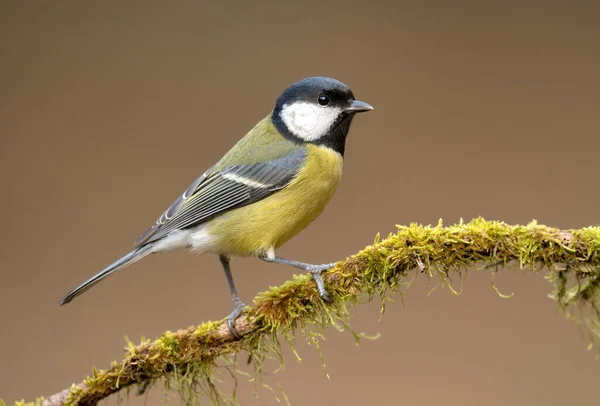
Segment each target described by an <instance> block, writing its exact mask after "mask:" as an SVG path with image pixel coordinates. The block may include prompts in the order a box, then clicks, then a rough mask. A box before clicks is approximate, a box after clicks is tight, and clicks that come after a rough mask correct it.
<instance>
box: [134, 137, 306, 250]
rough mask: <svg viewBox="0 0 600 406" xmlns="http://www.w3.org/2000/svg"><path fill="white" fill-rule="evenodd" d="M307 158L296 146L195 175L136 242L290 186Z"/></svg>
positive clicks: (167, 232) (143, 243) (161, 236)
mask: <svg viewBox="0 0 600 406" xmlns="http://www.w3.org/2000/svg"><path fill="white" fill-rule="evenodd" d="M305 159H306V150H305V149H304V148H298V149H297V150H295V151H293V152H291V153H289V154H287V155H285V156H283V157H280V158H277V159H274V160H271V161H267V162H258V163H251V164H245V165H231V166H227V167H225V168H223V169H220V170H214V168H215V167H213V168H211V169H209V170H208V171H206V172H205V173H204V174H202V176H200V177H199V178H198V179H196V180H195V181H194V182H193V183H192V184H191V185H190V186H189V187H188V188H187V189H186V191H185V192H184V193H183V194H182V195H181V196H179V197H178V198H177V200H175V202H173V204H172V205H171V206H169V208H168V209H167V210H165V212H164V213H163V214H162V215H161V216H160V217H159V218H158V220H157V221H156V224H154V225H153V226H152V227H151V228H150V229H148V230H147V231H146V232H145V233H144V234H142V236H141V237H140V238H139V239H138V240H137V241H136V246H143V245H145V244H148V243H151V242H153V241H157V240H159V239H161V238H163V237H165V236H167V235H168V234H169V233H171V232H173V231H175V230H182V229H185V228H188V227H192V226H196V225H199V224H202V223H204V222H206V221H208V220H210V219H211V218H213V217H215V216H216V215H218V214H220V213H223V212H226V211H228V210H231V209H234V208H237V207H242V206H246V205H248V204H251V203H254V202H257V201H259V200H261V199H264V198H265V197H267V196H269V195H271V194H273V193H275V192H276V191H277V190H279V189H282V188H284V187H285V186H287V185H288V184H289V183H290V181H291V180H292V179H294V178H295V177H296V175H297V174H298V171H299V170H300V168H301V167H302V164H303V162H304V160H305Z"/></svg>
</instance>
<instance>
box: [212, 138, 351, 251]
mask: <svg viewBox="0 0 600 406" xmlns="http://www.w3.org/2000/svg"><path fill="white" fill-rule="evenodd" d="M306 148H307V152H308V154H307V161H306V165H305V167H304V168H303V169H302V170H301V171H300V173H299V174H298V176H297V177H296V178H295V179H294V180H293V181H292V182H291V183H290V184H289V185H288V186H287V187H285V188H284V189H282V190H280V191H277V192H275V193H274V194H272V195H271V196H269V197H267V198H265V199H263V200H261V201H259V202H256V203H253V204H250V205H248V206H245V207H241V208H239V209H235V210H231V211H229V212H226V213H224V214H222V215H221V216H219V217H217V218H215V219H213V220H211V221H209V222H208V223H206V225H205V227H203V229H204V230H205V231H204V232H206V233H207V234H208V235H209V236H210V238H211V240H213V242H212V243H211V249H210V251H213V252H216V253H218V254H225V255H228V256H254V255H260V254H264V253H266V252H267V251H269V250H270V249H274V248H278V247H280V246H281V245H283V244H284V243H286V242H287V241H288V240H289V239H290V238H292V237H294V236H295V235H296V234H298V233H299V232H300V231H302V230H303V229H304V228H306V226H308V225H309V224H310V223H311V222H312V221H313V220H314V219H316V218H317V217H318V216H319V215H320V214H321V212H322V211H323V209H324V208H325V206H326V205H327V203H329V200H330V199H331V197H332V196H333V193H334V192H335V190H336V189H337V187H338V184H339V182H340V180H341V178H342V166H343V159H342V156H341V155H340V154H338V153H337V152H335V151H333V150H331V149H329V148H326V147H320V146H316V145H308V146H307V147H306Z"/></svg>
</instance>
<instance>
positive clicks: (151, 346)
mask: <svg viewBox="0 0 600 406" xmlns="http://www.w3.org/2000/svg"><path fill="white" fill-rule="evenodd" d="M510 264H515V265H518V266H519V267H520V268H521V269H528V270H531V271H533V272H538V271H539V270H541V269H542V268H544V267H547V268H548V270H549V273H548V276H547V279H549V281H550V282H551V283H552V284H553V285H554V289H553V292H552V295H551V296H552V297H553V298H554V299H555V300H556V301H557V303H558V306H559V308H560V309H561V310H563V311H565V313H566V314H568V315H569V316H575V314H574V312H573V311H572V310H574V309H578V310H579V313H578V314H577V320H579V321H580V322H581V324H582V326H584V327H586V328H587V331H588V333H590V338H591V340H592V341H591V342H592V343H593V339H594V336H595V337H600V311H599V307H598V305H599V303H600V227H586V228H582V229H579V230H560V229H556V228H551V227H546V226H543V225H539V224H537V223H536V222H535V221H534V222H532V223H530V224H528V225H526V226H520V225H517V226H511V225H507V224H505V223H503V222H496V221H486V220H484V219H481V218H479V219H476V220H473V221H472V222H469V223H466V224H463V223H462V221H461V223H460V224H456V225H453V226H450V227H443V226H442V223H441V221H440V223H439V224H438V225H437V226H434V227H431V226H427V227H425V226H421V225H417V224H412V225H410V226H408V227H401V226H399V227H398V232H397V233H395V234H390V235H389V236H388V237H387V238H386V239H384V240H381V241H379V237H377V239H376V241H375V243H374V244H373V245H371V246H368V247H366V248H365V249H363V250H362V251H360V252H359V253H357V254H356V255H354V256H352V257H350V258H348V259H346V260H344V261H341V262H340V263H339V264H338V265H337V266H336V267H335V268H334V269H332V270H330V271H328V272H327V273H325V274H324V275H323V277H324V280H325V284H326V286H327V289H328V291H329V293H330V295H331V297H332V298H333V300H334V302H333V304H328V303H325V302H324V301H323V300H321V298H320V297H319V295H318V293H317V292H316V289H315V285H314V282H313V281H312V280H311V279H310V278H309V277H308V276H307V275H301V276H296V277H294V278H293V280H291V281H288V282H286V283H284V284H283V285H281V286H280V287H275V288H271V289H270V290H269V291H267V292H263V293H261V294H259V295H258V296H257V297H256V298H255V299H254V305H253V306H252V307H250V308H249V309H248V310H247V313H246V314H245V315H244V316H243V317H241V318H240V319H238V321H237V329H238V331H239V332H240V334H242V335H243V338H242V339H241V340H240V341H235V340H234V338H233V337H232V335H231V334H230V332H229V330H228V328H227V325H226V323H224V322H223V321H222V320H221V321H217V322H207V323H203V324H201V325H200V326H198V327H190V328H188V329H185V330H180V331H177V332H175V333H172V332H166V333H165V334H164V335H163V336H162V337H160V338H159V339H157V340H155V341H149V340H142V343H141V344H140V345H137V346H136V345H133V344H129V347H128V348H127V349H126V355H125V357H124V358H123V360H122V361H121V362H114V363H113V364H112V365H111V366H110V368H109V369H107V370H102V371H97V370H94V371H93V374H92V375H91V376H89V377H88V378H86V379H85V380H84V381H83V382H82V383H80V384H79V385H74V386H72V387H71V388H69V389H66V390H65V391H63V392H60V393H58V394H56V395H54V396H50V397H48V398H46V399H44V400H43V401H42V403H43V404H44V405H65V404H66V405H88V404H95V403H97V402H98V401H99V400H101V399H104V398H106V397H107V396H109V395H110V394H113V393H115V392H118V391H120V390H121V389H123V388H128V387H131V386H132V385H134V384H138V385H142V388H143V389H144V388H145V387H146V385H147V384H148V383H149V382H154V381H156V380H158V379H161V378H164V379H167V381H176V382H180V383H181V382H186V383H187V396H195V394H196V393H197V392H198V390H199V389H203V390H204V392H205V393H207V394H208V395H210V396H211V398H212V400H213V401H216V402H219V401H221V400H223V399H224V398H222V397H221V396H223V395H221V394H220V392H219V391H218V390H217V389H216V387H215V385H214V383H213V372H214V369H215V367H216V366H217V361H218V360H223V359H224V360H225V361H226V362H229V364H227V365H229V366H232V363H234V362H235V360H233V359H232V358H228V355H231V354H236V353H238V352H240V351H242V350H245V351H247V352H248V353H249V354H250V356H251V360H252V362H253V363H254V366H255V369H256V371H257V373H259V374H260V372H261V368H262V361H263V360H264V359H265V356H266V355H267V354H268V353H269V352H271V353H272V352H277V353H278V354H280V352H279V341H278V336H279V337H283V338H284V339H286V340H288V341H289V342H290V343H291V342H292V340H293V338H292V337H293V334H294V332H295V331H296V330H298V329H299V330H300V331H301V332H302V333H303V334H304V335H305V336H306V337H307V338H308V339H310V340H311V341H312V342H315V343H317V344H318V338H319V337H320V333H321V332H322V329H323V328H325V327H327V326H332V325H333V326H338V327H339V326H342V327H347V326H348V324H347V321H348V318H347V317H348V311H347V307H348V306H349V305H352V304H356V303H358V302H359V301H362V300H365V299H367V300H371V299H372V298H373V297H374V296H375V295H379V296H380V297H381V298H382V303H383V304H385V301H386V298H387V297H388V294H389V293H393V292H398V291H399V290H401V288H403V287H406V286H408V284H409V283H410V281H412V279H413V278H414V276H415V275H418V274H419V273H423V274H425V275H426V276H428V277H429V278H434V279H437V281H438V282H439V283H440V284H442V285H443V286H448V287H449V288H450V289H452V291H453V292H455V293H457V294H458V292H456V291H455V290H454V289H453V287H452V286H451V284H450V278H451V277H452V276H453V275H458V276H460V277H461V279H462V278H463V277H464V276H466V273H467V269H468V268H469V267H473V266H475V265H483V266H481V267H480V268H479V269H480V270H485V271H489V272H491V275H492V285H493V275H494V274H495V273H496V272H497V271H498V270H499V269H500V268H501V267H504V266H506V265H510ZM383 309H384V307H382V311H383ZM357 338H359V336H358V335H357ZM233 368H234V366H233ZM180 388H181V385H180Z"/></svg>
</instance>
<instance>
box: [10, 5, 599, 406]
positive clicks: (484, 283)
mask: <svg viewBox="0 0 600 406" xmlns="http://www.w3.org/2000/svg"><path fill="white" fill-rule="evenodd" d="M599 18H600V3H598V2H594V1H574V2H565V1H529V2H522V1H504V2H488V1H467V0H464V1H442V0H439V1H396V2H383V1H370V2H365V1H360V2H359V1H351V0H347V1H341V2H336V3H334V2H322V1H315V2H308V1H307V2H293V3H292V2H290V4H279V3H272V2H270V3H264V4H259V2H257V1H252V2H243V1H237V2H227V1H226V2H219V3H218V4H217V3H216V2H200V1H181V2H176V3H175V2H159V1H154V2H150V1H143V2H142V1H137V2H134V1H131V2H120V1H103V2H78V1H61V2H45V1H13V2H8V1H4V2H2V3H0V53H1V58H2V62H1V64H0V89H1V92H0V134H1V137H2V138H1V140H2V141H1V145H2V148H1V150H0V158H1V168H0V181H1V184H2V187H3V193H2V199H1V200H0V205H1V206H0V209H1V212H2V213H3V219H2V223H3V224H2V228H1V231H0V238H1V239H2V244H1V245H0V250H1V252H0V255H1V262H0V330H1V333H0V344H1V345H0V364H1V365H0V398H3V399H4V400H5V401H7V402H8V403H9V404H10V403H12V402H13V401H15V400H17V399H22V398H25V399H27V400H33V399H34V398H35V397H36V396H40V395H50V394H52V393H55V392H57V391H59V390H62V389H64V388H66V387H68V386H69V385H70V384H71V383H72V382H79V381H81V380H82V378H83V377H84V376H86V375H87V374H88V373H90V371H91V368H92V367H93V366H95V367H97V368H106V367H108V365H109V364H110V361H112V360H114V359H120V358H121V356H122V348H123V346H124V336H127V337H129V338H130V339H132V340H133V341H138V340H139V338H140V337H141V336H142V335H144V336H146V337H156V336H158V335H160V334H161V333H162V332H163V331H165V330H168V329H170V330H175V329H178V328H184V327H187V326H189V325H192V324H197V323H199V322H201V321H204V320H212V319H218V318H222V317H225V316H226V315H227V314H228V313H229V312H230V310H231V309H230V306H231V304H230V298H229V294H228V291H227V286H226V282H225V278H224V276H223V274H222V271H221V268H220V265H219V261H218V259H217V258H215V257H212V256H198V255H194V254H190V253H185V252H180V253H169V254H164V255H157V256H152V257H150V258H147V259H144V260H143V261H141V262H139V263H136V264H135V265H133V266H131V267H129V268H127V270H126V271H125V272H119V273H118V274H115V275H114V276H111V277H110V278H109V279H107V280H106V281H105V282H103V283H102V284H100V285H98V286H97V287H95V288H94V289H92V290H90V291H89V292H88V293H86V294H85V295H84V296H82V297H80V298H78V299H77V300H75V301H74V302H73V303H72V304H70V305H68V306H65V307H61V308H59V307H58V306H57V302H58V300H59V299H60V298H61V297H62V296H63V295H64V294H65V293H67V292H68V291H69V290H71V289H72V288H74V287H75V286H76V285H78V284H79V283H80V282H82V281H83V280H85V279H87V278H88V277H89V276H91V275H92V274H94V273H96V272H97V271H98V270H100V269H101V268H103V267H104V266H105V265H107V264H108V263H110V262H112V261H113V260H114V259H116V258H118V257H119V256H121V255H122V254H124V253H126V252H128V251H129V249H130V248H131V244H132V242H133V241H134V240H135V238H137V237H138V235H139V234H141V233H142V232H143V231H144V230H145V229H146V228H147V227H148V226H150V225H151V224H153V223H154V221H155V220H156V218H157V216H158V215H159V214H160V213H161V212H162V211H163V210H164V209H165V208H166V207H167V206H168V205H169V204H170V203H171V202H172V201H173V200H174V199H175V198H176V197H177V196H178V195H179V194H180V193H181V192H182V191H183V190H184V189H185V188H186V187H187V186H188V185H189V183H191V181H193V180H194V179H195V178H196V177H197V176H198V175H199V174H200V173H202V172H203V171H204V170H205V169H207V168H208V167H210V166H211V165H212V164H213V163H214V162H215V161H216V160H217V159H218V158H220V157H221V156H222V155H223V154H224V153H225V152H226V151H227V150H228V149H229V148H230V147H231V146H232V145H233V144H234V143H235V142H236V141H237V140H238V139H239V138H241V137H242V136H243V135H244V134H245V133H246V131H248V130H249V129H250V128H251V127H252V126H253V125H254V124H255V123H256V122H257V121H258V120H259V119H261V118H262V117H264V116H265V115H266V114H268V113H269V111H270V110H271V108H272V106H273V104H274V102H275V99H276V97H277V96H278V95H279V93H280V92H281V91H282V90H283V89H285V88H286V87H287V86H289V85H290V84H291V83H293V82H295V81H296V80H299V79H301V78H304V77H306V76H312V75H327V76H332V77H335V78H337V79H339V80H342V81H343V82H345V83H347V84H348V85H349V86H351V87H352V89H353V90H354V92H355V94H356V96H357V98H359V99H360V100H364V101H367V102H369V103H371V104H372V105H374V106H375V111H374V112H372V113H369V114H366V115H361V116H359V117H357V119H356V120H355V121H354V124H353V127H352V130H351V132H350V136H349V139H348V144H347V151H346V160H345V172H344V180H343V182H342V185H341V187H340V189H339V190H338V192H337V194H336V195H335V197H334V199H333V200H332V202H331V204H330V205H329V207H328V208H327V209H326V210H325V212H324V214H323V215H322V216H321V217H320V218H319V219H318V220H317V221H316V222H315V223H313V225H312V226H310V227H309V228H308V229H307V230H306V231H305V232H303V233H302V234H300V235H299V236H298V237H296V238H295V239H294V240H292V241H291V242H289V243H288V244H287V245H286V246H285V247H284V248H283V249H282V250H280V251H279V252H280V254H281V255H282V256H284V257H290V258H294V259H298V260H304V261H307V262H314V263H320V262H329V261H332V260H337V259H342V258H345V257H346V256H348V255H351V254H353V253H355V252H356V251H357V250H359V249H360V248H362V247H364V246H365V245H367V244H369V243H371V242H372V241H373V238H374V236H375V235H376V234H377V233H382V235H387V234H388V233H389V232H393V231H394V229H395V225H396V224H409V223H411V222H419V223H424V224H435V223H437V221H438V219H439V218H443V219H444V221H445V222H446V224H451V223H454V222H457V221H459V219H460V218H461V217H462V218H464V219H465V220H470V219H472V218H473V217H477V216H480V215H481V216H484V217H486V218H488V219H497V220H503V221H506V222H508V223H511V224H514V223H527V222H529V221H530V220H532V219H537V220H538V221H539V222H541V223H544V224H547V225H550V226H555V227H562V228H578V227H583V226H587V225H595V224H598V222H599V218H600V213H599V210H598V201H599V199H600V188H598V169H599V168H598V148H599V147H600V140H599V131H600V115H599V114H598V111H599V109H600V77H599V73H598V72H600V53H599V52H598V38H600V25H599V24H598V21H599ZM233 271H234V276H235V279H236V283H237V284H238V288H239V291H240V294H241V297H242V298H243V299H244V300H245V301H246V302H247V303H251V301H252V298H253V297H254V295H255V294H256V293H257V292H259V291H262V290H265V289H267V288H268V287H269V286H273V285H278V284H281V283H282V282H284V281H285V280H287V279H289V278H290V277H291V276H292V274H293V273H294V270H292V269H290V268H287V267H282V266H277V265H270V264H265V263H262V262H261V261H258V260H235V261H234V262H233ZM497 284H498V287H499V288H500V290H501V291H503V292H504V293H511V292H514V294H515V296H514V298H512V299H510V300H505V299H501V298H500V297H498V295H496V293H495V292H494V291H493V289H492V288H491V283H490V279H489V275H488V274H487V273H483V272H482V273H472V274H471V275H470V277H469V278H468V279H467V281H466V284H465V288H464V293H463V295H462V296H460V297H454V296H453V295H452V294H451V293H450V292H449V290H448V289H438V290H436V291H435V292H434V293H433V294H432V295H431V296H429V297H427V292H428V291H429V290H430V289H431V288H432V287H433V286H432V284H428V283H427V280H426V279H424V278H419V279H418V280H417V281H416V282H415V284H414V285H413V287H412V288H411V289H410V290H409V291H408V292H407V293H406V294H405V298H404V299H405V306H403V305H402V303H401V301H400V297H399V296H396V298H397V300H396V301H394V303H392V304H391V305H389V306H388V310H387V313H386V315H385V317H384V318H383V320H382V321H381V322H377V319H378V316H379V313H378V312H379V303H378V302H377V301H376V302H374V303H371V304H368V305H361V306H358V307H356V308H354V309H353V310H352V314H353V319H354V321H353V326H354V328H355V329H357V330H359V331H364V332H366V333H369V334H376V333H381V338H380V339H379V340H376V341H365V342H363V343H362V344H361V345H360V346H358V347H357V346H356V345H355V344H354V342H353V339H352V335H351V334H350V333H339V332H337V331H335V330H333V329H332V330H329V331H327V332H326V341H325V342H323V345H322V350H323V353H324V356H325V360H326V362H327V365H328V371H329V374H330V376H331V379H327V378H326V376H325V374H324V373H323V369H322V367H321V363H320V360H319V357H318V355H317V353H316V351H315V349H314V347H313V346H308V345H305V344H303V343H301V342H300V343H299V344H298V351H299V353H300V355H301V356H302V358H303V361H302V363H300V364H299V363H297V362H296V361H294V358H293V356H292V355H291V353H290V352H289V351H287V350H286V351H285V354H286V356H287V363H286V367H285V370H284V371H282V372H279V373H277V374H274V375H273V374H271V375H272V377H271V378H269V379H267V383H268V384H269V385H271V386H273V387H275V388H276V387H277V385H278V384H279V385H281V386H282V387H283V388H284V389H285V392H286V394H287V396H288V398H289V399H290V402H291V403H292V404H294V405H319V404H348V405H363V404H373V405H388V404H408V405H439V404H444V405H490V406H492V405H546V406H549V405H563V404H570V403H572V402H576V403H577V404H578V405H582V406H583V405H597V404H598V403H597V402H598V397H597V396H598V389H597V388H598V382H599V378H600V364H599V363H598V361H596V360H595V359H594V353H593V352H588V351H586V345H587V342H586V341H585V340H584V339H582V338H581V336H580V334H579V331H578V329H577V327H576V325H574V324H573V323H571V322H569V321H567V320H565V319H564V317H563V316H561V315H559V314H557V312H556V307H555V304H554V303H553V302H552V301H551V300H550V299H548V298H547V296H546V295H547V293H548V292H549V291H550V290H551V286H550V285H549V284H548V282H547V281H545V280H544V278H543V273H539V274H537V275H530V274H527V275H524V274H523V273H521V272H520V271H506V272H501V274H500V275H499V276H498V278H497ZM272 367H273V368H272V369H274V368H275V367H276V365H275V364H273V365H272ZM242 379H243V378H242ZM226 385H227V383H226ZM238 397H239V400H240V403H241V404H243V405H270V404H275V403H276V401H275V399H274V397H273V396H272V395H271V394H270V393H269V392H268V391H266V390H259V391H258V397H255V396H254V394H253V387H252V385H251V384H247V383H244V384H241V387H240V389H239V395H238ZM170 398H171V401H175V402H179V401H178V398H177V396H176V395H175V394H173V395H171V397H170ZM164 399H165V398H164V394H163V391H162V389H161V387H160V386H159V387H158V388H155V389H154V390H153V391H152V392H151V393H150V395H149V397H148V399H147V402H148V403H147V404H149V405H161V404H163V403H164ZM143 402H144V398H135V397H133V396H132V397H131V399H130V404H132V405H141V404H143ZM116 403H117V398H116V397H114V396H113V397H112V398H110V399H109V400H108V402H107V403H106V404H108V405H114V404H116Z"/></svg>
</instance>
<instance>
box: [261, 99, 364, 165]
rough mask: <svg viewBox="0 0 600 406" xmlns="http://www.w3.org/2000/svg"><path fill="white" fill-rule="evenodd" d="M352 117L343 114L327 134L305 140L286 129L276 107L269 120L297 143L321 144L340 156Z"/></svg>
mask: <svg viewBox="0 0 600 406" xmlns="http://www.w3.org/2000/svg"><path fill="white" fill-rule="evenodd" d="M353 118H354V115H353V114H348V115H344V116H342V117H341V118H340V120H338V121H337V122H336V123H335V124H334V125H333V126H332V128H331V129H330V130H329V131H328V132H327V134H325V135H324V136H322V137H320V138H318V139H316V140H313V141H305V140H302V139H300V138H298V137H297V136H296V135H294V134H293V133H292V132H291V131H290V130H289V129H288V127H287V126H286V125H285V123H284V122H283V119H282V118H281V114H280V111H278V109H275V110H273V112H272V113H271V121H272V122H273V125H274V126H275V128H276V129H277V131H279V132H280V133H281V135H282V136H283V137H284V138H286V139H288V140H290V141H293V142H295V143H298V144H304V143H310V144H315V145H322V146H325V147H328V148H331V149H332V150H334V151H336V152H338V153H339V154H340V155H341V156H344V150H345V147H346V137H347V136H348V130H349V129H350V124H351V123H352V119H353Z"/></svg>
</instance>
